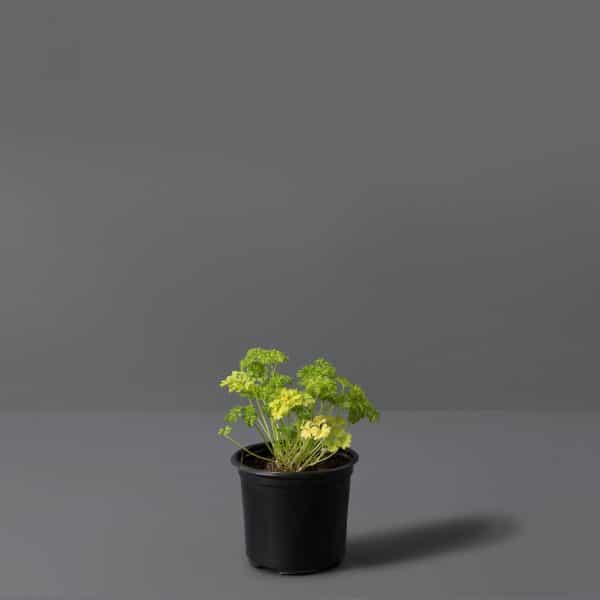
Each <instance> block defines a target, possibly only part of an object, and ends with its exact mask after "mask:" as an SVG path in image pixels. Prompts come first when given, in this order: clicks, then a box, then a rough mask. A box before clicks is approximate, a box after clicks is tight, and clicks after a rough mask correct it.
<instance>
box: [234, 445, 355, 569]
mask: <svg viewBox="0 0 600 600" xmlns="http://www.w3.org/2000/svg"><path fill="white" fill-rule="evenodd" d="M248 449H249V450H251V451H252V452H254V453H257V454H264V452H265V445H264V444H253V445H251V446H248ZM242 453H243V451H242V450H238V451H237V452H236V453H235V454H234V455H233V456H232V457H231V463H232V464H233V465H234V466H235V467H237V468H238V471H239V474H240V479H241V483H242V503H243V508H244V529H245V534H246V554H247V555H248V559H249V560H250V563H251V564H252V565H254V566H255V567H261V568H266V569H272V570H274V571H278V572H279V573H281V574H286V575H292V574H304V573H316V572H317V571H324V570H325V569H330V568H331V567H335V566H336V565H338V564H339V563H340V562H341V561H342V559H343V558H344V553H345V550H346V521H347V515H348V495H349V492H350V475H351V474H352V470H353V467H354V464H355V463H356V462H357V461H358V454H357V453H356V452H355V451H354V450H351V449H348V450H344V453H345V454H346V455H347V457H348V461H347V462H346V463H345V464H343V465H341V466H338V467H335V468H332V469H323V470H317V471H302V472H299V473H272V472H270V471H264V470H261V469H255V468H252V467H250V466H247V465H244V464H243V461H242ZM246 456H247V455H246Z"/></svg>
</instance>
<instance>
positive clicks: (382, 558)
mask: <svg viewBox="0 0 600 600" xmlns="http://www.w3.org/2000/svg"><path fill="white" fill-rule="evenodd" d="M518 531H519V525H518V522H517V521H516V520H515V519H514V518H513V517H511V516H508V515H494V514H492V515H487V514H481V515H463V516H458V517H452V518H448V519H439V520H435V521H427V522H423V523H417V524H416V525H412V526H409V527H404V526H403V527H399V528H395V529H391V530H383V531H374V532H372V533H366V534H363V535H360V536H357V537H354V538H351V539H349V540H348V545H347V550H346V559H345V560H344V563H343V568H345V569H354V568H359V567H375V566H381V565H386V564H392V563H400V562H408V561H411V560H418V559H425V558H429V557H433V556H436V555H440V554H446V553H449V552H458V551H465V550H469V549H473V548H477V547H483V546H488V545H492V544H495V543H497V542H501V541H503V540H505V539H507V538H509V537H512V536H513V535H515V534H517V533H518Z"/></svg>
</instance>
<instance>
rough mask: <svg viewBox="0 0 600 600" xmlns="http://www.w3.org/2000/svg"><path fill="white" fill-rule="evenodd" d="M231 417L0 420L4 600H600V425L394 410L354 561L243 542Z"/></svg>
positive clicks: (374, 466) (578, 418)
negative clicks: (277, 562) (247, 547)
mask: <svg viewBox="0 0 600 600" xmlns="http://www.w3.org/2000/svg"><path fill="white" fill-rule="evenodd" d="M219 421H220V415H217V414H214V413H211V414H202V413H185V414H182V413H179V414H116V413H115V414H61V415H49V414H45V415H44V414H8V415H3V416H2V417H1V418H0V476H1V478H2V487H1V490H2V497H1V500H0V599H2V600H6V599H20V600H23V599H26V598H27V599H36V600H42V599H53V600H54V599H59V598H60V599H65V600H75V599H80V598H107V599H117V600H120V599H123V600H125V599H127V600H137V599H140V600H141V599H144V600H151V599H154V598H161V599H165V600H166V599H169V600H170V599H186V600H187V599H191V598H201V599H204V598H206V599H215V600H217V599H221V598H223V599H225V598H226V599H237V598H242V599H250V598H261V599H265V600H267V599H270V598H286V599H290V600H294V599H300V598H302V599H307V598H309V599H319V600H359V599H361V600H362V599H369V600H370V599H378V598H406V599H410V600H417V599H420V598H427V599H437V598H468V599H475V598H478V599H486V600H500V599H504V598H518V599H519V600H523V599H526V598H527V599H536V600H537V599H542V598H576V599H592V598H600V551H599V550H600V515H599V510H598V509H599V507H600V464H599V459H600V414H599V413H596V414H594V413H564V412H563V413H551V414H544V415H534V414H531V413H516V412H515V413H497V412H493V413H465V412H454V413H447V412H422V413H407V412H387V413H384V415H383V420H382V423H380V424H379V425H365V426H359V427H358V428H357V429H356V430H355V444H354V447H355V448H356V449H357V450H358V451H359V452H360V454H361V460H360V462H359V463H358V465H357V466H356V470H355V473H354V475H353V480H352V493H351V505H350V517H349V533H348V555H347V560H346V562H345V563H344V565H343V566H342V567H341V568H339V569H337V570H334V571H330V572H327V573H322V574H319V575H313V576H304V577H282V576H278V575H274V574H271V573H268V572H264V571H257V570H255V569H253V568H251V567H250V566H249V565H248V564H247V563H246V561H245V558H244V554H243V546H242V529H241V507H240V493H239V481H238V477H237V474H236V473H235V471H234V470H233V468H232V467H231V466H230V464H229V455H230V454H231V452H232V451H233V448H232V447H230V446H229V445H228V444H227V443H226V442H225V441H223V440H220V439H218V438H217V437H216V436H215V435H214V430H215V428H216V427H217V426H218V424H219Z"/></svg>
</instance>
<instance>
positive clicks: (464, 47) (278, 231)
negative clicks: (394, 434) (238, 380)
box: [0, 0, 600, 410]
mask: <svg viewBox="0 0 600 600" xmlns="http://www.w3.org/2000/svg"><path fill="white" fill-rule="evenodd" d="M598 16H599V15H598V7H597V5H595V3H583V2H581V3H580V2H550V1H544V2H483V1H479V2H458V1H456V2H415V3H411V2H402V3H383V2H327V1H324V2H310V1H305V2H295V3H292V2H279V1H278V2H258V1H254V2H240V3H229V2H214V3H211V2H150V1H148V0H144V1H142V0H135V1H131V0H125V1H119V2H57V1H46V2H32V1H18V2H17V1H14V2H11V1H5V2H2V3H1V4H0V85H1V93H0V244H1V245H2V248H1V251H0V268H1V271H0V284H1V286H2V288H1V294H0V315H1V320H0V328H1V331H0V336H1V337H0V388H1V390H0V403H1V406H2V407H3V408H5V409H28V408H32V409H33V408H38V409H40V408H41V409H49V410H54V409H64V408H78V409H79V408H81V409H103V408H121V407H122V408H125V409H142V410H144V409H148V410H150V409H177V408H192V409H194V408H215V407H217V406H219V405H220V403H221V402H222V398H221V394H220V393H219V392H218V390H217V389H216V381H217V380H218V378H219V377H220V376H222V375H223V374H224V373H225V372H227V371H228V370H229V369H231V368H232V367H233V366H234V365H235V362H236V361H237V360H238V358H239V356H240V355H241V354H242V353H243V351H244V350H245V349H246V348H247V347H248V346H253V345H267V346H276V347H281V348H282V349H284V350H286V351H288V352H290V353H292V354H293V356H294V359H295V362H294V366H295V365H296V364H298V363H300V362H303V361H306V360H310V359H312V358H314V356H315V355H320V354H323V355H325V356H327V357H329V358H330V359H331V360H333V361H334V362H335V363H336V364H337V365H338V366H339V368H340V370H341V371H343V372H344V373H345V374H347V375H349V376H351V377H354V378H355V379H357V380H358V381H359V382H360V383H363V384H364V386H365V388H366V389H367V391H368V392H369V393H370V395H371V396H372V398H373V400H374V402H375V403H376V404H378V405H379V406H382V407H394V408H411V407H412V408H420V407H438V408H478V409H486V408H518V407H530V408H535V409H540V410H544V409H549V408H569V407H579V408H582V407H595V406H597V402H598V401H597V397H598V391H599V384H598V378H597V363H598V356H599V347H598V343H599V339H600V337H599V335H598V334H599V331H598V325H599V320H598V315H597V306H598V300H599V299H600V286H599V285H598V278H599V277H598V275H599V274H598V263H599V257H600V255H599V252H600V238H599V236H598V233H599V230H600V202H599V194H598V191H599V189H600V188H599V184H600V171H599V169H598V162H599V161H598V159H599V158H600V146H599V144H598V142H599V141H600V119H599V116H598V106H599V105H600V83H599V80H598V76H597V61H598V56H599V55H600V37H599V36H598V31H597V24H598Z"/></svg>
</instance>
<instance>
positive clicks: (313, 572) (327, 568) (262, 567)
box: [248, 558, 342, 575]
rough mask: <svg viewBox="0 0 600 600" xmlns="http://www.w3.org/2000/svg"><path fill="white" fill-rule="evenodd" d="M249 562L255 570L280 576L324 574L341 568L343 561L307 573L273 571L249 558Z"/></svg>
mask: <svg viewBox="0 0 600 600" xmlns="http://www.w3.org/2000/svg"><path fill="white" fill-rule="evenodd" d="M248 562H249V563H250V564H251V565H252V566H253V567H254V568H255V569H261V570H265V571H271V572H272V573H277V574H278V575H314V574H315V573H322V572H323V571H330V570H331V569H335V568H336V567H339V566H340V564H341V563H342V561H341V560H337V561H336V562H334V563H332V564H331V565H328V566H327V567H323V568H321V569H309V570H306V571H278V570H277V569H271V568H270V567H265V566H263V565H259V564H257V563H255V562H254V561H253V560H252V559H251V558H248Z"/></svg>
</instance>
